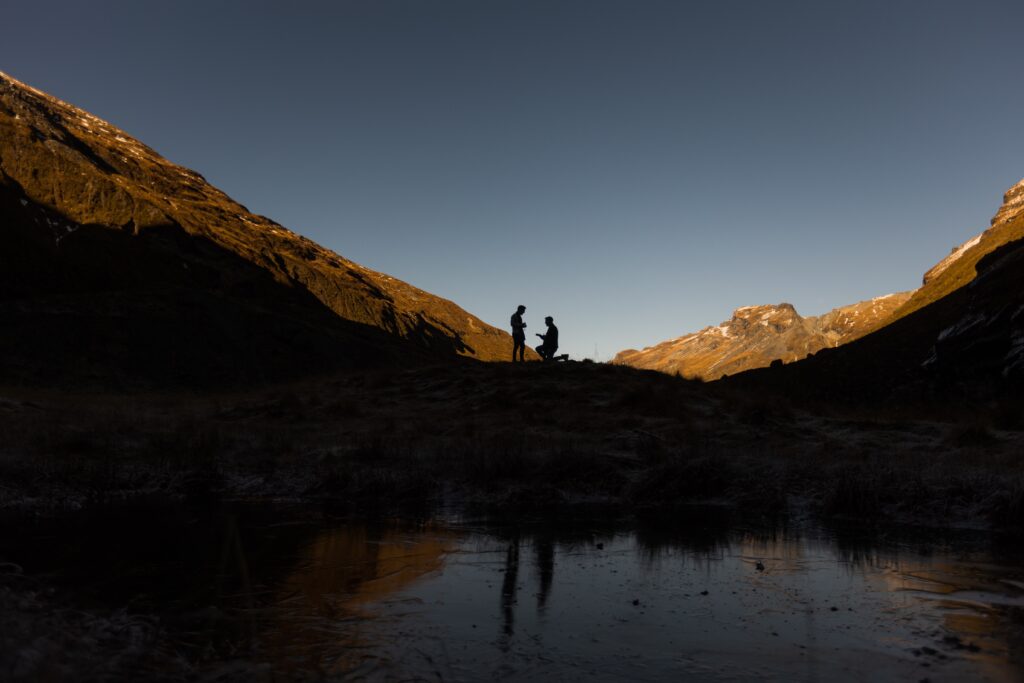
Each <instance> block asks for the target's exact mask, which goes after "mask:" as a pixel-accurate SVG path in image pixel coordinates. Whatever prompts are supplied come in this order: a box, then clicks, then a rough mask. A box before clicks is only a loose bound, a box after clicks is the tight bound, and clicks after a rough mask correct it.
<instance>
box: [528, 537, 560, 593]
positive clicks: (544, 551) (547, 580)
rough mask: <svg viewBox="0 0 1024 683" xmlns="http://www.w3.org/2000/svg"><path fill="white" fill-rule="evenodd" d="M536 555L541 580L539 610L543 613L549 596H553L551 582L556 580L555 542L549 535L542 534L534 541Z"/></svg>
mask: <svg viewBox="0 0 1024 683" xmlns="http://www.w3.org/2000/svg"><path fill="white" fill-rule="evenodd" d="M533 549H534V552H535V553H536V556H535V559H536V562H537V573H538V574H539V577H538V578H539V579H540V590H539V591H538V592H537V609H538V610H539V611H541V612H543V611H544V608H545V607H546V606H547V601H548V595H550V594H551V582H552V581H553V580H554V578H555V542H554V539H553V538H552V537H551V536H550V535H549V534H547V533H541V534H540V535H539V536H537V538H535V539H534V541H533Z"/></svg>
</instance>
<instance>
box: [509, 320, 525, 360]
mask: <svg viewBox="0 0 1024 683" xmlns="http://www.w3.org/2000/svg"><path fill="white" fill-rule="evenodd" d="M523 313H526V306H519V307H518V308H517V309H516V312H515V313H513V314H512V362H513V363H515V362H516V351H518V352H519V362H520V363H522V362H523V353H524V352H525V351H526V323H524V322H523Z"/></svg>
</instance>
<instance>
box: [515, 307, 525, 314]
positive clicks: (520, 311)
mask: <svg viewBox="0 0 1024 683" xmlns="http://www.w3.org/2000/svg"><path fill="white" fill-rule="evenodd" d="M516 313H518V314H520V315H522V314H523V313H526V306H523V305H522V304H520V305H519V306H518V307H517V308H516Z"/></svg>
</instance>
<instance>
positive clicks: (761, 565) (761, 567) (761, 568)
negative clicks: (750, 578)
mask: <svg viewBox="0 0 1024 683" xmlns="http://www.w3.org/2000/svg"><path fill="white" fill-rule="evenodd" d="M754 567H756V568H757V571H759V572H763V571H764V562H762V561H761V560H758V561H757V564H755V565H754Z"/></svg>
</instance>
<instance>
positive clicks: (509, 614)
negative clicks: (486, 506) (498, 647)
mask: <svg viewBox="0 0 1024 683" xmlns="http://www.w3.org/2000/svg"><path fill="white" fill-rule="evenodd" d="M518 580H519V534H516V535H515V536H513V537H512V540H511V542H510V543H509V544H508V550H507V551H506V553H505V580H504V581H502V583H501V612H502V617H503V619H502V621H503V626H504V628H503V631H504V633H505V635H506V636H511V635H512V634H513V633H514V632H515V618H516V617H515V605H516V591H517V590H518V589H519V585H518ZM506 647H507V644H506Z"/></svg>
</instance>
